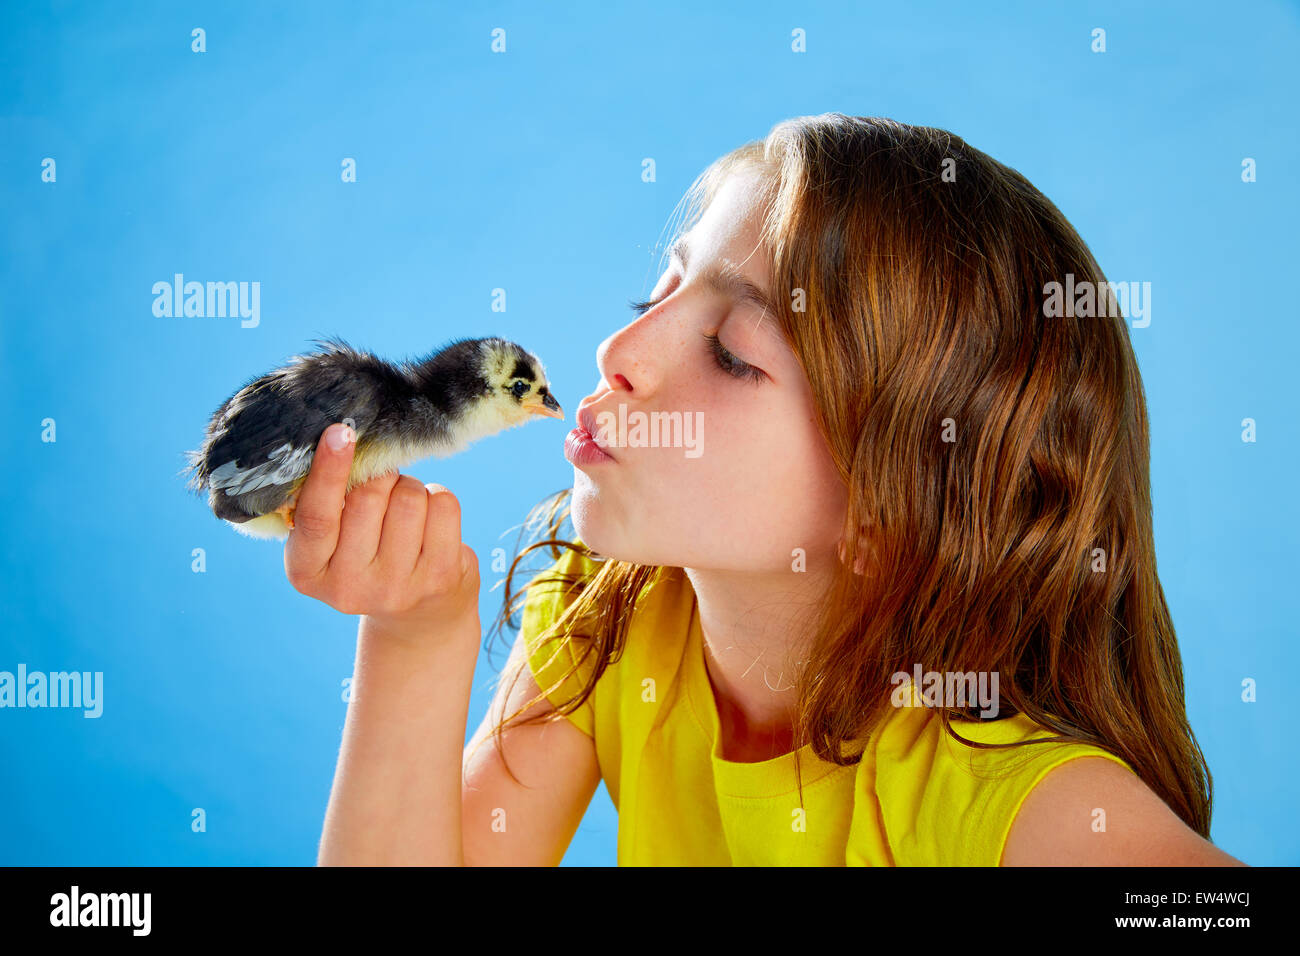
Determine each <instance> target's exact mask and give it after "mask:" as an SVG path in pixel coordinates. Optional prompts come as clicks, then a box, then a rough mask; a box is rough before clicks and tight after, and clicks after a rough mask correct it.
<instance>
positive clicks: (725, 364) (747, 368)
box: [704, 333, 767, 382]
mask: <svg viewBox="0 0 1300 956" xmlns="http://www.w3.org/2000/svg"><path fill="white" fill-rule="evenodd" d="M704 339H705V341H706V342H708V343H709V349H710V351H712V352H713V359H714V361H716V362H717V363H718V368H720V369H722V371H724V372H726V373H727V374H728V375H730V376H731V377H732V378H738V379H742V380H748V381H751V382H761V381H763V379H765V378H767V376H766V375H764V374H763V370H762V369H760V368H756V367H755V366H753V365H748V364H746V363H745V362H742V361H741V360H740V359H738V358H736V357H735V356H734V355H732V354H731V353H730V352H728V351H727V350H726V349H725V348H723V347H722V343H721V342H719V341H718V336H717V334H716V333H715V334H709V333H705V335H704Z"/></svg>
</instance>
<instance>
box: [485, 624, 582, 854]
mask: <svg viewBox="0 0 1300 956" xmlns="http://www.w3.org/2000/svg"><path fill="white" fill-rule="evenodd" d="M525 653H526V645H525V642H524V632H523V630H520V632H519V635H518V637H517V638H516V639H515V645H514V649H513V650H512V651H511V652H510V659H509V660H508V661H507V662H506V666H505V667H504V668H502V671H501V679H500V682H499V684H498V687H497V693H496V696H495V698H494V699H493V701H492V703H491V704H490V705H489V707H488V711H487V714H486V715H485V716H484V718H483V723H482V724H481V725H480V726H479V728H478V730H477V731H475V733H474V738H473V739H472V740H471V741H470V742H469V744H468V745H467V746H466V747H465V752H464V783H463V789H462V800H463V832H464V849H465V865H466V866H556V865H558V864H559V862H560V861H561V860H562V859H563V858H564V851H565V850H566V849H567V848H568V846H569V842H570V841H571V840H572V839H573V834H574V833H575V832H576V831H577V829H578V824H580V823H581V822H582V815H583V813H584V812H585V811H586V809H587V806H588V805H589V804H590V803H591V798H592V795H593V794H594V793H595V792H596V787H597V786H598V785H599V783H600V763H599V761H598V760H597V757H596V745H595V741H594V740H593V739H592V738H591V737H588V736H587V735H586V734H585V733H583V732H582V731H581V730H579V729H578V728H577V727H575V726H574V725H573V724H572V723H571V722H570V721H569V720H567V719H563V718H562V719H560V720H558V721H556V722H555V723H553V724H529V725H524V726H513V727H511V728H510V729H509V730H507V731H505V733H503V734H502V735H501V749H502V750H503V751H504V752H505V755H506V760H507V761H508V763H509V767H510V770H513V771H514V774H515V777H517V778H518V782H516V780H515V779H513V778H512V777H511V776H510V774H509V773H507V772H506V763H503V762H502V759H501V755H500V754H499V753H498V752H497V742H496V741H495V740H494V739H492V736H491V733H492V728H493V727H494V726H495V725H496V722H497V721H498V720H499V719H500V717H501V716H502V714H503V710H502V708H503V707H505V708H507V709H506V710H504V713H506V714H511V713H514V711H515V710H516V709H517V708H519V707H521V706H523V705H524V703H526V702H527V701H529V700H531V699H532V698H533V697H535V696H536V695H537V693H538V687H537V681H536V679H535V678H534V677H533V675H532V672H531V671H530V670H529V669H528V665H527V663H526V659H525ZM516 673H517V674H518V675H519V679H518V681H513V680H512V679H513V677H514V675H515V674H516ZM512 683H513V689H512ZM554 709H555V708H554V706H553V705H551V703H550V702H549V701H547V700H546V699H545V698H543V699H542V700H541V701H540V702H539V703H537V704H534V705H533V707H532V709H530V710H527V711H525V712H524V715H523V716H525V717H530V716H532V715H534V714H544V713H549V712H551V711H553V710H554ZM480 743H481V746H480Z"/></svg>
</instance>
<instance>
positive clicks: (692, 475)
mask: <svg viewBox="0 0 1300 956" xmlns="http://www.w3.org/2000/svg"><path fill="white" fill-rule="evenodd" d="M686 201H687V206H686V210H687V214H686V216H685V218H684V220H683V222H682V223H681V225H680V226H679V228H678V230H677V234H676V236H675V237H674V238H675V241H674V243H673V245H672V248H671V250H670V257H669V258H670V264H669V267H668V269H667V270H666V271H665V272H664V273H663V275H662V276H661V278H660V279H659V282H658V285H657V286H656V288H655V290H654V291H653V293H652V294H651V296H650V297H649V299H648V300H647V301H645V302H640V303H635V304H634V309H635V311H636V312H637V318H636V319H635V320H634V321H633V322H631V323H630V324H629V325H627V326H626V327H625V328H623V329H621V330H619V331H618V332H617V333H615V334H614V335H612V336H611V337H610V338H608V339H607V340H606V341H605V342H604V343H602V345H601V347H600V349H599V351H598V355H597V362H598V367H599V371H600V375H601V380H600V382H599V385H598V387H597V389H596V391H595V392H594V393H593V394H592V395H591V396H588V397H587V398H586V399H584V401H583V402H582V404H581V406H580V410H579V428H578V429H575V431H574V433H572V434H571V435H570V439H569V442H568V443H567V444H566V454H567V455H568V456H569V457H570V460H571V461H573V463H574V466H575V472H574V485H573V488H572V489H569V490H566V491H565V492H562V493H561V494H560V495H558V496H555V497H553V498H552V499H551V500H549V501H548V502H544V503H543V506H542V511H541V512H540V514H541V515H542V516H544V517H545V519H546V525H547V529H546V534H545V540H542V541H539V542H537V543H534V544H532V545H531V546H530V547H528V548H526V549H525V550H524V551H523V553H521V554H520V555H518V556H517V557H516V559H515V565H514V566H513V567H512V569H511V574H510V575H509V576H508V577H507V583H506V595H505V607H504V609H503V614H502V617H501V618H500V619H499V621H498V624H500V623H503V622H509V621H511V620H512V618H513V615H514V612H515V611H516V610H518V607H517V605H518V599H519V597H520V595H517V594H512V592H511V580H512V579H513V575H514V572H515V569H516V568H517V567H518V566H519V562H520V561H521V560H522V558H523V557H524V556H525V555H526V554H528V553H531V552H532V551H534V550H537V549H540V548H543V547H546V548H549V549H550V550H549V553H550V555H551V558H552V562H553V563H552V565H551V567H550V568H549V569H547V570H546V571H545V572H544V573H543V574H541V575H539V576H537V577H536V578H535V579H534V580H533V581H532V582H531V584H530V586H529V587H528V588H527V589H526V591H525V592H524V593H523V595H522V597H523V600H524V604H523V624H522V629H521V630H520V635H519V639H518V640H517V642H516V645H515V651H514V653H513V654H512V657H511V661H510V663H509V664H508V666H507V671H508V672H509V674H510V676H511V680H509V681H504V680H503V681H502V683H501V686H500V688H499V690H498V694H497V699H496V700H495V701H494V703H493V706H492V707H490V708H489V711H488V715H487V717H486V718H485V720H484V722H483V725H482V726H481V727H480V728H479V729H478V732H477V733H476V734H475V735H474V738H473V739H472V740H471V742H470V744H469V746H468V747H466V748H465V750H464V752H463V754H462V758H461V766H462V768H463V773H464V781H463V787H462V788H454V787H452V786H451V782H452V774H453V770H452V767H453V757H452V752H453V749H454V748H453V746H452V745H453V742H454V743H455V744H456V745H457V746H458V745H459V741H460V740H462V739H463V733H464V727H465V725H464V722H463V721H464V717H465V710H466V708H467V698H468V686H467V684H468V681H469V679H470V677H471V675H472V673H473V660H474V657H473V654H474V651H476V650H477V635H478V633H479V632H478V629H477V623H478V622H477V615H476V612H475V611H474V610H473V608H475V607H476V604H475V600H476V597H477V588H478V578H477V572H476V570H475V568H476V563H477V562H476V561H475V560H474V558H473V553H472V552H471V551H469V550H468V549H467V548H465V546H464V545H462V544H461V543H460V539H459V525H458V521H459V515H458V511H457V509H456V505H455V500H454V498H453V497H452V496H451V495H450V493H446V492H445V490H443V489H438V490H436V491H435V492H434V493H433V494H432V495H430V494H429V493H428V492H427V491H426V489H424V488H423V487H420V486H419V485H418V482H414V479H409V480H408V479H406V478H402V479H400V480H398V479H396V477H395V476H386V477H385V478H384V479H376V482H372V483H371V484H372V485H375V486H376V487H374V488H370V487H369V486H363V487H362V488H359V489H356V490H354V491H353V492H352V494H351V495H350V496H349V497H348V499H347V509H346V510H345V511H343V512H342V522H341V525H342V527H341V525H340V514H339V512H340V510H341V508H342V494H341V486H340V485H338V484H337V483H334V484H331V483H330V479H329V476H330V474H333V473H331V472H329V469H330V468H331V467H336V465H337V467H340V468H342V469H343V471H342V474H346V458H347V455H348V452H347V450H346V449H344V451H343V453H342V454H340V455H337V456H335V457H334V458H330V457H328V456H325V457H322V456H318V464H319V466H320V469H321V472H322V475H321V478H320V481H319V482H318V483H317V487H316V488H315V489H311V488H305V489H304V493H303V495H302V496H301V497H300V504H299V512H298V529H296V530H295V532H294V535H293V536H291V538H290V542H289V545H288V548H287V550H286V566H287V567H288V568H290V574H291V580H295V577H296V580H295V586H299V587H300V589H305V590H307V592H308V593H313V591H314V592H315V593H316V595H317V596H322V597H324V598H326V599H330V598H332V599H333V600H331V603H333V604H334V606H336V607H340V609H347V608H349V607H350V608H352V609H353V610H354V611H355V612H358V613H363V614H365V615H366V616H365V617H364V618H363V620H362V624H361V630H360V636H359V643H358V669H357V675H356V684H354V693H355V694H356V695H357V699H356V700H354V702H353V704H352V706H351V707H350V709H349V713H348V723H347V729H346V731H345V738H344V747H343V752H342V754H341V755H340V764H339V772H338V775H337V776H336V780H335V789H334V793H333V794H332V796H331V802H330V811H329V814H328V817H327V821H326V828H325V836H324V840H323V841H322V847H321V858H322V862H375V861H380V862H398V861H411V860H419V861H424V862H451V863H458V864H459V863H470V864H476V863H557V862H559V860H560V858H561V857H562V856H563V853H564V849H565V847H566V846H567V844H568V841H569V840H570V838H571V837H572V834H573V832H574V830H575V829H576V827H577V825H578V822H579V821H580V820H581V817H582V815H583V812H584V810H585V808H586V805H587V803H588V801H589V800H590V798H591V795H592V793H593V792H594V790H595V787H596V785H597V783H598V782H599V780H600V779H601V778H603V779H604V780H605V782H606V784H607V787H608V789H609V792H610V795H611V797H612V798H613V800H614V802H615V805H616V806H617V807H618V810H619V833H618V861H619V863H620V864H668V865H682V864H685V865H711V864H744V865H751V864H812V865H829V864H841V865H842V864H865V865H893V864H899V865H909V864H922V865H926V864H938V865H947V864H954V863H961V864H974V865H999V864H1003V865H1016V864H1172V865H1187V864H1206V865H1223V864H1231V863H1236V862H1237V861H1235V860H1233V859H1232V858H1231V857H1230V856H1228V855H1227V854H1225V853H1223V852H1221V851H1220V850H1218V849H1216V848H1215V847H1214V846H1213V845H1212V844H1210V843H1209V842H1208V840H1207V838H1208V836H1209V831H1210V798H1211V780H1210V775H1209V772H1208V768H1207V767H1206V765H1205V760H1204V757H1203V756H1202V754H1201V752H1200V749H1199V747H1198V745H1197V743H1196V740H1195V736H1194V735H1193V733H1192V730H1191V727H1190V726H1189V724H1188V721H1187V716H1186V710H1185V704H1184V700H1183V682H1182V673H1181V664H1180V660H1179V655H1178V648H1177V642H1176V639H1175V635H1174V631H1173V627H1172V624H1171V620H1170V616H1169V611H1168V608H1167V606H1166V603H1165V600H1164V594H1163V592H1162V590H1161V587H1160V583H1159V580H1158V578H1157V576H1156V571H1155V553H1154V547H1153V542H1152V530H1151V504H1150V491H1149V480H1148V437H1147V423H1146V410H1145V399H1144V395H1143V390H1142V384H1141V379H1140V376H1139V374H1138V371H1137V365H1136V362H1135V359H1134V356H1133V352H1132V348H1131V345H1130V343H1129V338H1128V330H1127V326H1126V323H1125V319H1124V317H1123V315H1122V314H1121V313H1120V311H1119V309H1118V308H1117V307H1116V306H1115V302H1114V299H1113V296H1112V295H1111V294H1110V287H1109V286H1108V285H1106V282H1105V278H1104V276H1103V275H1102V272H1101V270H1100V268H1099V267H1098V265H1097V263H1096V262H1095V261H1094V259H1093V257H1092V255H1091V253H1090V252H1089V250H1088V248H1087V246H1086V245H1085V244H1084V243H1083V241H1082V240H1081V239H1080V238H1079V237H1078V235H1077V234H1076V233H1075V231H1074V230H1073V228H1072V227H1071V226H1070V225H1069V223H1068V222H1067V221H1066V220H1065V219H1064V217H1063V216H1062V215H1061V213H1060V212H1059V211H1058V210H1057V209H1056V207H1055V206H1053V205H1052V203H1051V202H1049V201H1048V200H1047V199H1046V198H1045V197H1044V196H1043V195H1042V194H1041V193H1039V192H1038V191H1037V190H1036V189H1035V188H1034V187H1033V186H1032V185H1031V184H1030V183H1029V182H1028V181H1026V180H1025V179H1024V177H1023V176H1021V175H1020V174H1019V173H1017V172H1016V171H1015V170H1012V169H1010V168H1008V167H1006V166H1003V165H1002V164H1000V163H998V162H997V161H995V160H993V159H992V158H990V157H988V156H987V155H985V154H984V153H982V152H980V151H978V150H976V149H974V148H972V147H971V146H969V145H967V144H966V143H965V142H963V141H962V140H961V139H960V138H958V137H956V136H953V135H952V134H949V133H946V132H943V131H941V130H937V129H930V128H924V127H913V126H907V125H904V124H900V123H897V122H893V121H891V120H886V119H878V118H863V117H848V116H844V115H841V114H826V115H823V116H817V117H803V118H798V119H792V120H788V121H786V122H783V123H780V124H778V125H777V126H776V127H774V128H773V130H772V131H771V133H770V134H769V135H768V136H767V137H766V139H764V140H763V141H760V142H755V143H750V144H747V145H745V146H743V147H741V148H740V149H738V150H736V151H734V152H732V153H730V154H728V155H726V156H724V157H722V158H721V159H719V160H718V161H717V162H715V163H714V164H713V165H712V166H710V168H709V169H708V170H706V171H705V173H704V174H702V175H701V177H700V178H699V179H698V180H697V181H696V182H695V183H694V184H693V185H692V187H691V189H690V191H689V192H688V194H687V197H686ZM1067 277H1069V278H1067ZM1053 283H1061V284H1070V283H1072V284H1070V285H1068V287H1069V288H1071V289H1072V290H1085V289H1086V290H1091V291H1090V292H1089V294H1088V295H1082V294H1080V296H1079V298H1078V299H1077V300H1075V301H1071V302H1070V303H1069V306H1070V307H1069V308H1067V309H1065V310H1064V313H1063V312H1062V310H1061V309H1060V308H1057V307H1054V306H1053V305H1052V304H1051V298H1050V294H1049V290H1050V289H1052V288H1053V285H1052V284H1053ZM1057 305H1059V301H1058V302H1057ZM688 439H689V440H688ZM323 444H324V443H323ZM339 462H342V464H338V463H339ZM315 472H316V468H314V469H313V476H312V479H309V485H310V484H311V482H312V480H313V479H315V478H316V477H317V476H316V474H315ZM434 487H435V488H436V486H434ZM403 488H404V489H405V491H403V492H402V494H401V496H400V497H401V499H402V500H401V501H400V502H399V501H398V498H399V495H398V492H399V490H401V489H403ZM417 489H418V490H417ZM363 490H368V492H369V494H370V497H369V498H366V497H364V496H363V497H362V499H361V501H360V503H359V504H358V506H357V507H356V508H355V509H354V505H353V501H352V496H355V495H357V494H358V492H361V491H363ZM313 492H314V493H313ZM390 492H391V493H392V498H393V500H392V501H391V502H390V501H389V493H390ZM309 493H311V496H310V497H308V495H309ZM304 507H306V508H307V509H308V510H307V512H306V521H304V510H303V509H304ZM395 509H396V511H395ZM566 517H571V518H572V524H573V527H574V531H575V532H576V534H575V535H574V536H573V537H574V538H575V539H576V540H572V541H569V540H564V539H563V538H562V537H561V536H560V528H561V525H562V523H563V521H564V519H565V518H566ZM353 518H355V525H356V527H355V528H354V529H353V530H352V531H351V533H349V532H348V530H347V529H348V523H349V521H350V520H352V519H353ZM421 519H424V520H421ZM304 525H306V527H305V528H304ZM531 525H532V522H531V521H530V526H531ZM417 526H418V527H417ZM363 527H364V528H365V529H366V530H364V531H362V530H359V529H361V528H363ZM421 530H422V531H423V538H422V539H421ZM300 534H301V535H302V536H303V540H302V541H301V542H295V537H297V536H299V535H300ZM390 534H391V535H393V536H395V538H394V542H395V543H393V544H390V543H389V536H390ZM399 537H400V539H401V540H400V541H398V538H399ZM421 540H422V542H423V543H422V544H421ZM345 543H346V547H345V546H344V545H345ZM336 545H337V546H339V548H341V549H342V550H341V551H336ZM386 548H388V549H391V550H392V553H393V554H395V555H401V557H400V558H399V559H389V560H387V561H385V560H382V557H383V555H384V554H385V553H386V552H385V549H386ZM339 555H342V557H341V558H340V556H339ZM430 555H432V556H433V557H432V559H431V558H430V557H429V556H430ZM370 557H374V558H375V562H374V563H373V564H369V567H370V568H376V567H378V568H383V567H385V566H388V567H390V568H391V567H402V568H406V569H410V568H412V567H414V569H415V570H414V571H413V572H412V573H410V574H408V576H407V577H405V578H403V577H402V576H401V574H398V577H397V579H396V580H394V579H393V578H392V577H391V576H388V577H386V576H385V573H384V572H382V571H380V572H375V573H372V574H371V576H370V578H369V579H367V578H366V574H365V573H361V572H359V571H358V570H357V569H358V568H360V567H363V566H367V564H368V560H369V558H370ZM461 559H464V560H463V562H462V560H461ZM335 560H338V562H339V565H340V571H339V572H337V573H335V572H333V571H332V566H333V564H334V562H335ZM430 562H432V563H433V564H435V565H437V567H439V568H441V573H440V574H433V575H432V576H430V574H429V572H428V571H427V569H426V571H425V572H421V571H420V568H421V565H422V564H428V563H430ZM336 602H337V603H336ZM507 711H509V714H508V715H507ZM566 718H567V719H566ZM490 739H491V740H494V741H495V742H496V746H495V748H482V747H481V745H482V744H483V743H485V742H487V741H488V740H490ZM430 741H434V742H436V743H432V744H431V743H430ZM431 747H433V749H434V751H435V752H434V753H432V754H431V753H430V748H431ZM507 750H509V757H510V763H509V764H508V763H507V762H506V758H507V754H506V751H507ZM431 757H432V758H433V759H431ZM516 768H518V769H521V770H522V773H521V774H519V775H516V774H515V773H514V769H516ZM457 796H459V805H456V804H457V801H456V797H457ZM413 805H417V806H420V807H421V808H422V814H423V812H424V811H426V810H427V811H429V812H432V813H434V814H436V816H434V817H433V818H432V822H431V823H426V822H423V821H422V822H421V824H420V827H419V828H418V832H417V833H414V834H412V833H410V832H408V831H406V830H404V831H402V832H401V834H400V835H399V833H398V822H399V819H400V818H399V813H405V814H409V812H410V808H411V806H413ZM425 819H428V818H425Z"/></svg>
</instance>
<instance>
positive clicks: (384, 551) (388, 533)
mask: <svg viewBox="0 0 1300 956" xmlns="http://www.w3.org/2000/svg"><path fill="white" fill-rule="evenodd" d="M428 502H429V492H427V491H426V490H425V488H424V485H423V484H421V483H420V480H419V479H418V478H414V477H412V476H411V475H402V476H401V478H399V479H398V480H397V482H396V484H394V485H393V491H392V493H391V494H390V495H389V496H388V510H387V511H386V512H385V513H384V527H383V531H382V533H381V534H380V538H379V554H378V555H377V556H376V557H375V562H376V563H377V564H378V565H379V567H380V568H381V569H382V572H381V573H382V574H383V576H384V577H386V578H389V579H393V578H395V579H396V580H398V581H400V582H402V584H403V585H405V584H406V582H407V581H408V580H409V579H410V577H411V572H412V571H414V570H415V562H416V561H418V560H419V558H420V544H421V542H422V541H423V540H424V525H425V521H426V518H427V512H428V510H429V508H428Z"/></svg>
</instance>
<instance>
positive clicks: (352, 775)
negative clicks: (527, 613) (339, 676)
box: [284, 425, 480, 865]
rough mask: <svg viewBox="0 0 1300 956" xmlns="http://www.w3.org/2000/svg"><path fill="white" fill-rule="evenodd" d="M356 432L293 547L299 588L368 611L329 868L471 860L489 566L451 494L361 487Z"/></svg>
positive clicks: (334, 445) (313, 483) (314, 493)
mask: <svg viewBox="0 0 1300 956" xmlns="http://www.w3.org/2000/svg"><path fill="white" fill-rule="evenodd" d="M354 437H355V436H354V435H352V434H351V432H350V429H346V428H344V427H343V426H341V425H331V426H330V427H329V428H328V429H326V431H325V433H324V435H323V436H322V437H321V440H320V442H319V443H318V446H317V449H316V452H315V456H314V458H313V460H312V465H311V471H310V473H309V474H308V476H307V479H306V481H305V483H304V484H303V486H302V490H301V494H300V495H299V497H298V502H297V512H296V514H295V516H294V520H295V525H294V528H293V531H292V532H291V533H290V535H289V541H288V543H287V544H286V545H285V549H284V564H285V573H286V575H287V576H288V578H289V582H290V583H291V584H292V585H293V586H294V587H295V588H296V589H297V590H299V591H301V592H302V593H304V594H307V595H309V596H311V597H314V598H318V599H319V600H321V601H323V602H325V603H326V604H328V605H330V606H331V607H333V608H335V609H337V610H339V611H342V612H343V613H344V614H360V615H362V619H361V624H360V626H359V628H358V631H357V657H356V671H355V673H354V678H355V685H354V691H355V696H354V699H353V700H352V702H351V703H350V706H349V707H348V716H347V722H346V724H345V726H344V732H343V745H342V748H341V750H340V753H339V762H338V768H337V771H336V774H335V778H334V786H333V788H332V790H331V793H330V802H329V807H328V809H327V811H326V816H325V828H324V832H323V833H322V835H321V844H320V853H319V859H318V862H319V863H321V864H350V865H356V864H367V865H375V864H381V865H384V864H409V863H421V864H436V865H461V864H462V862H463V852H462V847H461V818H460V813H461V805H460V786H459V777H460V773H459V767H460V760H459V754H460V748H461V742H462V741H463V740H464V737H465V718H466V711H467V710H468V708H469V691H470V683H471V681H472V678H473V674H474V661H475V659H476V658H477V656H478V644H479V636H480V635H479V618H478V593H479V572H478V558H477V556H476V555H475V554H474V552H473V550H472V549H471V548H469V547H468V546H467V545H465V544H464V543H463V542H462V541H461V533H460V503H459V502H458V501H457V500H456V498H455V496H454V495H452V494H451V493H450V492H449V491H447V489H445V488H443V487H442V486H440V485H428V486H426V485H422V484H421V483H420V482H419V481H417V480H416V479H415V478H412V477H411V476H409V475H398V474H396V473H395V472H390V473H388V474H384V475H380V476H377V477H375V478H372V479H371V480H370V481H367V482H364V483H363V484H360V485H357V486H356V487H355V488H353V489H352V490H351V491H347V490H346V488H347V482H348V476H349V474H350V471H351V466H352V459H353V453H354V448H355V441H354V440H353V438H354ZM339 439H342V441H340V440H339Z"/></svg>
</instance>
